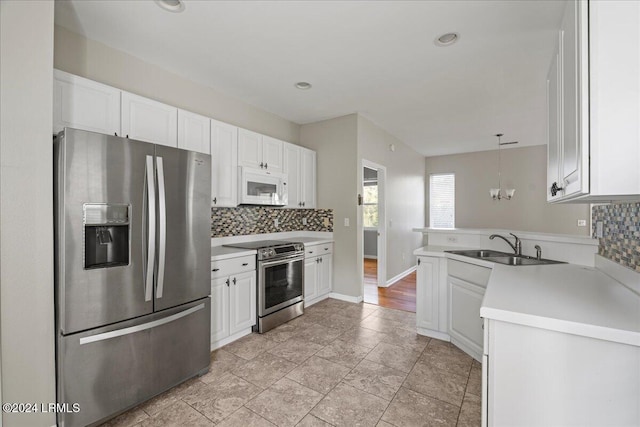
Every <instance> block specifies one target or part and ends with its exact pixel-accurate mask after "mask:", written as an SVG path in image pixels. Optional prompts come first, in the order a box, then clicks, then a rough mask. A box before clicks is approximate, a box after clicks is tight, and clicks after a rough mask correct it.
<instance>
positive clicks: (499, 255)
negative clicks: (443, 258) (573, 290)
mask: <svg viewBox="0 0 640 427" xmlns="http://www.w3.org/2000/svg"><path fill="white" fill-rule="evenodd" d="M446 252H448V253H450V254H456V255H462V256H468V257H470V258H477V259H484V260H486V261H490V262H497V263H498V264H504V265H545V264H566V262H563V261H555V260H552V259H544V258H540V259H538V258H534V257H529V256H526V255H513V254H508V253H506V252H500V251H493V250H490V249H479V250H466V251H446Z"/></svg>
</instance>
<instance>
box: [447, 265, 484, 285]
mask: <svg viewBox="0 0 640 427" xmlns="http://www.w3.org/2000/svg"><path fill="white" fill-rule="evenodd" d="M447 271H448V274H449V276H453V277H457V278H458V279H462V280H465V281H467V282H471V283H474V284H476V285H479V286H482V287H483V288H486V287H487V283H488V282H489V276H491V269H490V268H487V267H481V266H479V265H474V264H469V263H466V262H462V261H456V260H453V259H450V260H448V264H447Z"/></svg>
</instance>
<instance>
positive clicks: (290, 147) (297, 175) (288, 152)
mask: <svg viewBox="0 0 640 427" xmlns="http://www.w3.org/2000/svg"><path fill="white" fill-rule="evenodd" d="M283 170H284V173H286V174H287V175H288V181H287V184H288V194H289V199H288V200H289V202H288V204H287V207H289V208H315V206H316V152H315V151H313V150H309V149H307V148H304V147H300V146H298V145H294V144H289V143H285V144H284V167H283Z"/></svg>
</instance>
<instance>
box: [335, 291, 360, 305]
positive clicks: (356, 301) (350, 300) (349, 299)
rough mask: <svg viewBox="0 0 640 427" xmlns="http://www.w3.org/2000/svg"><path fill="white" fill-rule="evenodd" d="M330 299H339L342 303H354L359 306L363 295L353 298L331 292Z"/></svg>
mask: <svg viewBox="0 0 640 427" xmlns="http://www.w3.org/2000/svg"><path fill="white" fill-rule="evenodd" d="M329 298H333V299H339V300H340V301H346V302H352V303H354V304H359V303H361V302H362V295H360V296H357V297H352V296H351V295H343V294H338V293H335V292H331V293H330V294H329Z"/></svg>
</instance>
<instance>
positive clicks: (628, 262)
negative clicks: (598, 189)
mask: <svg viewBox="0 0 640 427" xmlns="http://www.w3.org/2000/svg"><path fill="white" fill-rule="evenodd" d="M591 215H592V219H593V221H592V222H593V237H596V222H597V221H602V223H603V236H604V237H602V238H600V239H599V246H598V254H599V255H601V256H603V257H605V258H608V259H610V260H612V261H614V262H617V263H618V264H621V265H623V266H625V267H627V268H630V269H632V270H635V271H637V272H640V203H615V204H610V205H598V206H594V207H593V209H592V213H591Z"/></svg>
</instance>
